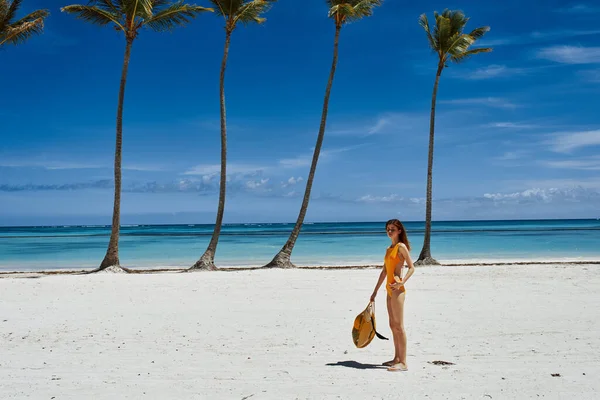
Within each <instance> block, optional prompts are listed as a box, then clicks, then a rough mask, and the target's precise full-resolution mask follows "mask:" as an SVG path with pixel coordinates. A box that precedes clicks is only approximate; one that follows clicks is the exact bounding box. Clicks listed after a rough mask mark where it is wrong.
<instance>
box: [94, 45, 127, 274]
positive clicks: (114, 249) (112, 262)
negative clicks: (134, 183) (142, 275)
mask: <svg viewBox="0 0 600 400" xmlns="http://www.w3.org/2000/svg"><path fill="white" fill-rule="evenodd" d="M132 44H133V40H132V39H128V40H127V46H126V47H125V59H124V60H123V71H122V73H121V85H120V87H119V105H118V107H117V138H116V144H115V166H114V169H115V171H114V172H115V198H114V204H113V216H112V230H111V233H110V241H109V242H108V249H107V250H106V255H105V256H104V260H102V263H101V264H100V267H99V268H98V269H96V270H94V271H93V272H97V271H101V270H103V269H106V268H108V267H117V268H120V269H123V268H121V267H120V264H119V230H120V224H121V151H122V148H123V101H124V99H125V85H126V83H127V70H128V69H129V57H130V55H131V45H132Z"/></svg>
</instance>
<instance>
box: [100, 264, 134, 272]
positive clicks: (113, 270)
mask: <svg viewBox="0 0 600 400" xmlns="http://www.w3.org/2000/svg"><path fill="white" fill-rule="evenodd" d="M98 273H104V274H126V273H127V271H125V270H124V269H123V268H121V267H117V266H116V265H112V266H110V267H108V268H104V269H103V270H102V271H98Z"/></svg>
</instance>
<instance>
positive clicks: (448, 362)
mask: <svg viewBox="0 0 600 400" xmlns="http://www.w3.org/2000/svg"><path fill="white" fill-rule="evenodd" d="M427 362H428V363H429V364H433V365H455V364H454V363H452V362H450V361H441V360H436V361H427Z"/></svg>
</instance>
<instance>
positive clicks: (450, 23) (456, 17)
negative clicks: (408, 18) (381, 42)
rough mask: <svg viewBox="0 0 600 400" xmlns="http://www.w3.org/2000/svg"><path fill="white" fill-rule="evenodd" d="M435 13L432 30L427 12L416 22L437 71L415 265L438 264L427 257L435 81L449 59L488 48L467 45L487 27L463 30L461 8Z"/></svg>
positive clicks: (460, 58) (435, 87)
mask: <svg viewBox="0 0 600 400" xmlns="http://www.w3.org/2000/svg"><path fill="white" fill-rule="evenodd" d="M433 15H434V17H435V28H434V29H433V32H432V31H431V29H430V28H429V21H428V20H427V16H426V15H425V14H422V15H421V16H420V18H419V24H420V25H421V26H422V27H423V29H424V30H425V33H426V34H427V39H428V41H429V47H431V50H433V52H435V54H436V55H437V57H438V65H437V72H436V74H435V83H434V85H433V95H432V98H431V117H430V120H429V157H428V161H427V205H426V211H425V238H424V240H423V249H422V250H421V254H420V255H419V259H418V260H417V262H416V263H415V264H416V265H436V264H439V263H438V262H437V261H436V260H435V259H433V258H432V257H431V195H432V194H431V191H432V190H431V189H432V170H433V136H434V128H435V102H436V98H437V90H438V84H439V82H440V76H441V75H442V71H443V70H444V68H446V67H447V66H448V64H449V63H451V62H453V63H460V62H463V61H465V60H466V59H468V58H469V57H470V56H472V55H474V54H479V53H488V52H490V51H492V49H491V48H487V47H485V48H476V49H471V48H470V47H471V45H472V44H473V43H475V41H476V40H478V39H480V38H481V37H482V36H483V35H484V34H485V33H486V32H488V31H489V30H490V27H489V26H483V27H481V28H476V29H474V30H473V31H471V33H464V32H463V30H464V28H465V25H466V24H467V22H468V21H469V18H467V17H466V16H465V14H463V12H462V11H451V10H448V9H446V10H444V11H443V12H442V13H441V14H438V13H437V11H436V12H434V13H433Z"/></svg>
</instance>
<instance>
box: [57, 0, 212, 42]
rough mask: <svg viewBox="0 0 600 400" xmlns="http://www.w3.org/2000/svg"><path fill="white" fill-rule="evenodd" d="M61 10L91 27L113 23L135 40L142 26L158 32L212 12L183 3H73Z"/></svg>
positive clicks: (118, 0)
mask: <svg viewBox="0 0 600 400" xmlns="http://www.w3.org/2000/svg"><path fill="white" fill-rule="evenodd" d="M61 10H62V11H63V12H67V13H70V14H74V15H75V16H76V17H77V18H79V19H81V20H84V21H85V22H89V23H91V24H95V25H109V24H113V25H114V26H115V28H116V29H118V30H121V31H123V32H124V33H125V34H126V36H127V37H128V38H130V37H131V38H135V36H136V35H137V33H138V31H139V29H140V28H142V27H144V26H148V27H149V28H150V29H152V30H155V31H159V32H161V31H170V30H172V29H174V28H176V27H178V26H183V25H185V24H187V23H188V22H190V20H191V19H193V18H195V17H196V16H197V15H198V14H199V13H201V12H204V11H213V10H212V9H210V8H206V7H200V6H196V5H189V4H185V3H184V2H183V1H178V2H175V3H171V2H167V1H164V0H95V1H92V2H90V4H89V5H79V4H74V5H70V6H66V7H63V8H62V9H61Z"/></svg>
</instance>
